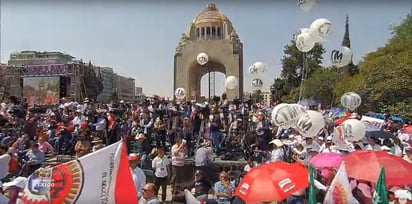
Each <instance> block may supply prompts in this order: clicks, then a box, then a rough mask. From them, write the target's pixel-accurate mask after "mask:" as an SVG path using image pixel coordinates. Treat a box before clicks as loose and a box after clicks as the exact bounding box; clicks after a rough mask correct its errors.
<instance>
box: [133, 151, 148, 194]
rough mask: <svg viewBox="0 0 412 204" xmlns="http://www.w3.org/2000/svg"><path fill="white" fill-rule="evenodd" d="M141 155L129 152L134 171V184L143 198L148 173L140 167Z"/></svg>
mask: <svg viewBox="0 0 412 204" xmlns="http://www.w3.org/2000/svg"><path fill="white" fill-rule="evenodd" d="M139 162H140V157H139V156H138V155H136V154H133V153H132V154H129V165H130V171H131V173H132V178H133V182H134V186H135V187H136V191H137V196H138V197H139V198H141V196H142V189H143V187H144V185H145V184H146V175H145V174H144V172H143V170H142V169H141V168H139Z"/></svg>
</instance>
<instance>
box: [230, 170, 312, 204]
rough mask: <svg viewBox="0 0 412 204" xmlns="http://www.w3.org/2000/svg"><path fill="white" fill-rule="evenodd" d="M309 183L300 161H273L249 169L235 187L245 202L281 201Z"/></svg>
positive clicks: (237, 193) (307, 172) (307, 173)
mask: <svg viewBox="0 0 412 204" xmlns="http://www.w3.org/2000/svg"><path fill="white" fill-rule="evenodd" d="M308 185H309V170H308V169H307V168H305V167H304V166H302V164H300V163H294V164H289V163H286V162H273V163H269V164H264V165H261V166H258V167H255V168H253V169H251V170H250V171H249V172H248V173H247V174H246V176H245V177H244V178H243V179H242V182H240V184H239V185H238V187H237V189H236V195H237V196H239V197H240V198H241V199H242V200H243V201H245V202H246V203H250V202H262V201H282V200H284V199H286V198H287V197H289V196H290V195H291V194H292V193H294V192H296V191H298V190H301V189H304V188H306V187H308Z"/></svg>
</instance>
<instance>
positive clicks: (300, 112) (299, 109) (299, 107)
mask: <svg viewBox="0 0 412 204" xmlns="http://www.w3.org/2000/svg"><path fill="white" fill-rule="evenodd" d="M290 105H291V106H293V107H294V108H295V109H296V111H297V113H298V115H299V117H300V116H302V115H306V114H307V112H306V108H305V107H303V106H302V105H300V104H297V103H292V104H290Z"/></svg>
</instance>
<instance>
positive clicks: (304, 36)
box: [295, 33, 316, 52]
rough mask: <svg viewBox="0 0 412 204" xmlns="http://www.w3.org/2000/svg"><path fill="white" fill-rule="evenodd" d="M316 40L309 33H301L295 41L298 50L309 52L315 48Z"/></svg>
mask: <svg viewBox="0 0 412 204" xmlns="http://www.w3.org/2000/svg"><path fill="white" fill-rule="evenodd" d="M315 43H316V42H315V40H314V38H313V37H312V35H310V34H309V33H301V34H299V35H298V36H297V37H296V39H295V44H296V48H298V50H299V51H301V52H309V51H311V50H312V49H313V47H314V46H315Z"/></svg>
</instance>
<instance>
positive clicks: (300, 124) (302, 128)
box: [296, 110, 325, 137]
mask: <svg viewBox="0 0 412 204" xmlns="http://www.w3.org/2000/svg"><path fill="white" fill-rule="evenodd" d="M306 112H307V114H305V115H302V116H301V117H300V118H299V119H298V121H297V123H296V128H297V129H298V131H299V132H300V133H301V134H302V135H303V136H310V137H314V136H317V135H318V133H319V132H320V131H321V130H322V129H323V128H324V127H325V119H324V118H323V115H322V113H320V112H318V111H312V110H308V111H306Z"/></svg>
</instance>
